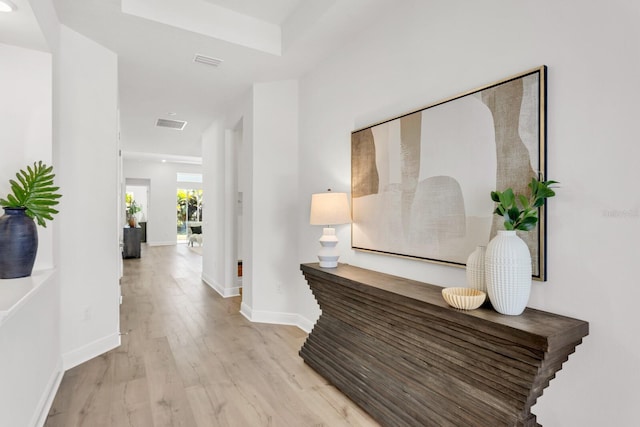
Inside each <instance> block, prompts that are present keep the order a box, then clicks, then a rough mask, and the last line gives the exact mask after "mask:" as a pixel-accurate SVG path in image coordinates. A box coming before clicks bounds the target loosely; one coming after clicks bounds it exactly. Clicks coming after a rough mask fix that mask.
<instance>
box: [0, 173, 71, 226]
mask: <svg viewBox="0 0 640 427" xmlns="http://www.w3.org/2000/svg"><path fill="white" fill-rule="evenodd" d="M54 176H55V174H54V173H53V167H52V166H47V165H46V164H44V163H42V161H39V162H38V163H35V162H34V163H33V167H32V166H31V165H27V167H26V170H24V169H21V170H20V171H18V172H17V173H16V179H17V180H9V184H10V185H11V192H12V193H10V194H8V195H7V198H6V200H5V199H0V204H1V205H2V206H5V207H16V208H17V207H25V208H26V214H27V215H28V216H29V217H31V218H33V219H34V220H36V222H37V223H38V224H39V225H41V226H43V227H46V222H45V220H49V221H51V220H53V216H52V215H54V214H57V213H58V211H57V210H55V209H53V208H52V207H51V206H54V205H57V204H58V203H59V202H58V200H57V199H59V198H60V197H62V195H61V194H59V193H57V191H58V190H59V189H60V188H59V187H56V186H54V185H53V177H54Z"/></svg>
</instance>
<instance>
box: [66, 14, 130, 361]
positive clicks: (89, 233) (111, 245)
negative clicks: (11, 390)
mask: <svg viewBox="0 0 640 427" xmlns="http://www.w3.org/2000/svg"><path fill="white" fill-rule="evenodd" d="M59 41H60V45H59V49H58V51H57V55H56V56H55V57H54V126H55V128H54V129H55V132H54V160H55V165H56V170H57V174H56V178H57V180H58V181H57V182H58V184H59V186H60V189H61V192H62V194H63V197H62V198H61V199H60V209H59V210H60V214H59V217H58V218H57V226H58V231H59V234H58V236H59V238H58V239H57V244H56V253H57V256H58V259H57V265H58V266H59V271H60V292H61V348H62V355H63V365H64V368H65V369H69V368H71V367H73V366H76V365H77V364H80V363H82V362H85V361H87V360H89V359H91V358H93V357H95V356H97V355H99V354H101V353H103V352H105V351H107V350H110V349H112V348H114V347H117V346H118V345H119V344H120V336H119V324H120V320H119V301H120V294H119V282H118V279H119V264H118V263H119V257H120V248H119V240H118V229H119V223H118V222H119V214H118V212H117V200H118V194H119V191H118V183H119V179H118V172H117V171H118V146H117V138H118V135H117V110H118V78H117V75H118V69H117V67H118V63H117V57H116V55H115V54H114V53H113V52H110V51H109V50H107V49H105V48H104V47H102V46H100V45H98V44H96V43H95V42H93V41H92V40H90V39H88V38H86V37H84V36H82V35H80V34H78V33H76V32H75V31H73V30H71V29H69V28H67V27H65V26H61V27H60V39H59Z"/></svg>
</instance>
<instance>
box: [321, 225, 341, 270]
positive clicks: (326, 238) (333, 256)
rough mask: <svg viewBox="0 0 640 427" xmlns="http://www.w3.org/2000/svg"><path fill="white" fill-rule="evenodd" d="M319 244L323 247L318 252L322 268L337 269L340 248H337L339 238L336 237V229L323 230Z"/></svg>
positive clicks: (327, 228)
mask: <svg viewBox="0 0 640 427" xmlns="http://www.w3.org/2000/svg"><path fill="white" fill-rule="evenodd" d="M319 242H320V245H322V247H321V248H320V251H319V252H318V259H319V260H320V267H324V268H336V267H337V266H338V258H340V251H338V248H337V247H336V245H337V244H338V238H337V237H336V230H335V228H332V227H326V228H323V229H322V237H320V240H319Z"/></svg>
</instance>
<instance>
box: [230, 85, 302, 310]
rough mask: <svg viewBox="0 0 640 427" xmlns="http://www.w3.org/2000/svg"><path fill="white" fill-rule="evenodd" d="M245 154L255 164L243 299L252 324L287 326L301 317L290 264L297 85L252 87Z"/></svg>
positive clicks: (249, 184) (293, 254) (246, 218)
mask: <svg viewBox="0 0 640 427" xmlns="http://www.w3.org/2000/svg"><path fill="white" fill-rule="evenodd" d="M245 145H246V147H244V146H245ZM243 148H244V150H245V151H246V150H247V149H248V150H251V152H252V159H253V161H252V162H251V163H248V164H250V165H251V168H250V170H249V173H250V175H251V177H250V178H248V179H246V180H244V181H243V182H244V185H245V187H246V188H245V194H250V196H249V198H250V200H251V203H247V202H248V200H247V198H245V206H244V212H243V225H244V226H243V229H248V228H251V230H252V232H251V234H250V235H249V236H247V237H250V238H251V247H250V248H249V247H247V246H246V245H243V251H244V259H246V260H247V265H248V266H249V270H250V271H249V275H248V276H247V277H245V276H243V293H244V292H245V291H246V292H250V293H252V297H253V301H252V303H253V305H252V306H251V310H252V315H251V316H250V317H251V318H253V319H254V320H267V321H269V320H270V319H269V318H270V317H271V316H273V319H271V321H277V320H278V316H280V317H281V319H280V321H284V322H286V320H285V319H284V318H286V317H287V314H290V313H295V312H296V311H297V307H296V306H295V302H294V301H293V299H292V298H291V296H292V295H294V294H295V284H296V282H297V280H296V279H297V277H298V276H299V267H298V266H297V265H296V264H294V263H292V262H291V261H292V260H294V259H296V258H297V254H298V247H297V244H296V237H297V231H296V229H295V227H293V226H292V225H293V224H295V221H296V218H297V215H298V209H299V203H298V179H297V178H298V82H297V81H292V80H289V81H279V82H271V83H260V84H254V86H253V138H252V140H251V142H250V143H248V144H243ZM242 161H244V159H243V160H242ZM249 188H250V190H249ZM246 224H251V225H250V227H248V226H247V225H246ZM243 267H244V260H243ZM243 273H244V272H243ZM247 282H249V284H247ZM244 308H248V307H247V306H246V305H245V304H243V309H244ZM245 313H246V312H245ZM263 316H264V317H263Z"/></svg>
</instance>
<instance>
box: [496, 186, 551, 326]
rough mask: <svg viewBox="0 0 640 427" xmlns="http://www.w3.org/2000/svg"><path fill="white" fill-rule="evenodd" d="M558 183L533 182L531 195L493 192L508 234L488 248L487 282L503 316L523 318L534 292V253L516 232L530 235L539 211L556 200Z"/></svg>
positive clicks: (501, 231) (508, 191)
mask: <svg viewBox="0 0 640 427" xmlns="http://www.w3.org/2000/svg"><path fill="white" fill-rule="evenodd" d="M554 184H557V182H556V181H543V180H539V179H536V178H532V179H531V182H530V183H529V185H528V187H529V189H530V194H529V195H524V194H518V195H516V194H514V192H513V190H512V189H511V188H507V189H506V190H504V191H502V192H500V191H492V192H491V200H493V201H494V202H496V203H497V205H496V208H495V210H494V211H493V213H494V214H496V215H499V216H501V217H503V219H504V223H503V224H504V230H498V234H497V236H496V237H494V238H493V239H492V240H491V241H490V242H489V245H487V250H486V254H485V278H486V286H487V293H488V294H489V300H490V301H491V304H492V305H493V308H495V309H496V311H498V312H499V313H502V314H508V315H519V314H521V313H522V312H523V311H524V309H525V307H526V306H527V302H528V301H529V293H530V292H531V253H530V252H529V247H528V246H527V244H526V243H525V242H524V241H523V240H522V239H520V237H518V235H517V234H516V230H520V231H530V230H532V229H533V228H534V227H535V226H536V224H537V223H538V212H539V208H540V207H542V206H544V204H545V201H546V199H547V198H549V197H553V196H555V194H556V193H555V191H553V189H552V188H551V187H552V186H553V185H554Z"/></svg>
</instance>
